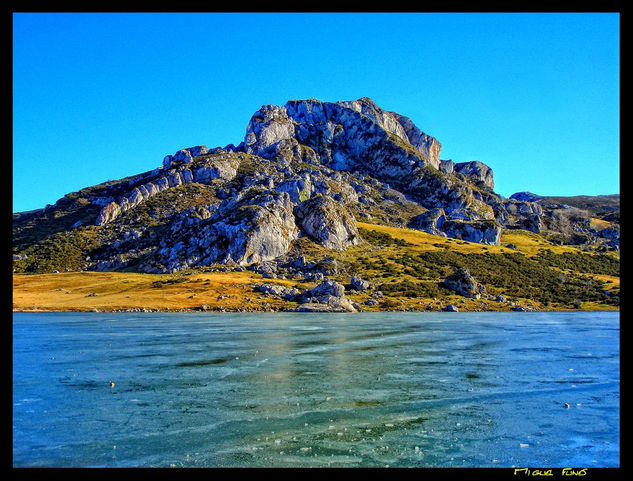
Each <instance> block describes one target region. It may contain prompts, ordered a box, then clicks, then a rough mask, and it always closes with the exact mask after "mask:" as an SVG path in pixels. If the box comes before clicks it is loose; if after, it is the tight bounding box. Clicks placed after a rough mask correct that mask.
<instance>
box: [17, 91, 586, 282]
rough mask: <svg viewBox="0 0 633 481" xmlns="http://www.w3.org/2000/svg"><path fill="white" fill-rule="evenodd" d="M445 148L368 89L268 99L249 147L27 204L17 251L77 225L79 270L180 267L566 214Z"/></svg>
mask: <svg viewBox="0 0 633 481" xmlns="http://www.w3.org/2000/svg"><path fill="white" fill-rule="evenodd" d="M440 152H441V144H440V143H439V142H438V141H437V140H436V139H435V138H434V137H432V136H430V135H428V134H426V133H424V132H423V131H421V130H420V129H419V128H418V127H417V126H416V125H415V124H414V123H413V122H412V121H411V119H409V118H407V117H404V116H402V115H400V114H397V113H395V112H388V111H385V110H382V109H381V108H380V107H378V106H377V105H376V104H375V103H374V102H373V101H372V100H371V99H368V98H361V99H359V100H355V101H344V102H336V103H330V102H321V101H318V100H315V99H309V100H291V101H289V102H287V103H286V104H285V105H283V106H276V105H265V106H263V107H262V108H261V109H259V110H258V111H257V112H255V114H254V115H253V116H252V118H251V119H250V121H249V123H248V125H247V128H246V135H245V138H244V140H243V142H241V143H240V144H239V145H237V146H234V145H232V144H230V145H228V146H226V147H224V148H220V147H217V148H213V149H208V148H207V147H206V146H204V145H200V146H195V147H189V148H185V149H180V150H178V151H177V152H176V153H175V154H170V155H167V156H166V157H165V158H164V159H163V161H162V165H160V166H158V167H157V168H155V169H154V170H152V171H148V172H145V173H142V174H138V175H135V176H132V177H128V178H125V179H121V180H118V181H114V182H108V183H105V184H101V185H98V186H92V187H87V188H85V189H82V190H81V191H79V192H74V193H71V194H68V195H66V196H65V197H64V198H62V199H60V200H59V201H58V202H57V203H56V204H55V205H54V206H48V207H47V208H46V209H42V210H40V211H35V212H30V213H24V214H18V215H16V216H14V251H15V252H17V253H18V254H17V255H27V256H28V254H22V252H27V251H28V250H29V249H34V248H35V247H33V246H37V245H40V244H41V243H43V242H46V241H48V240H50V239H52V238H55V239H57V238H61V237H63V238H64V239H66V240H68V242H71V240H72V242H78V243H80V244H81V243H83V244H81V246H78V247H77V248H76V252H77V254H76V259H75V260H74V261H73V262H75V264H73V266H75V267H77V268H79V269H96V270H135V271H141V272H173V271H177V270H181V269H184V268H187V267H196V266H205V265H210V264H217V263H222V264H233V265H238V266H250V265H259V264H262V263H266V262H270V261H275V260H279V259H281V258H283V257H284V256H285V255H286V254H287V253H288V252H289V250H290V249H291V246H292V244H293V242H294V241H296V240H297V239H300V238H302V237H306V238H309V239H310V240H311V241H312V242H314V243H316V244H317V245H320V246H321V247H323V248H325V249H336V250H342V249H346V248H348V247H349V246H353V245H357V244H359V243H361V242H362V241H363V239H362V236H361V235H360V234H359V232H358V230H357V228H356V220H363V221H367V222H371V223H377V224H387V225H395V226H409V227H410V228H414V229H420V230H424V231H426V232H429V233H431V234H434V235H439V236H448V237H454V238H458V239H463V240H467V241H471V242H479V243H485V244H499V242H500V237H501V233H502V231H503V229H509V228H521V229H526V230H530V231H532V232H535V233H540V232H541V231H542V230H543V229H544V228H556V225H558V224H561V222H562V221H561V220H560V219H561V218H560V216H559V217H556V215H555V214H553V213H552V212H553V210H552V209H549V208H548V207H547V206H546V205H543V204H542V203H539V202H537V201H536V200H537V199H536V198H533V197H529V196H517V197H516V198H511V199H504V198H502V197H500V196H499V195H497V194H495V193H494V191H493V189H494V180H493V172H492V169H491V168H490V167H489V166H487V165H485V164H484V163H482V162H479V161H467V162H453V161H450V160H441V159H440ZM583 222H584V221H583ZM557 223H558V224H557ZM571 224H573V222H571ZM571 224H570V223H568V224H566V225H571ZM561 225H562V224H561ZM583 225H584V224H583ZM559 231H561V232H562V229H560V228H559ZM79 234H81V236H80V235H79ZM77 236H79V237H77ZM82 236H83V237H82ZM79 238H80V239H81V242H79V240H77V239H79ZM69 239H70V240H69ZM73 245H74V244H73ZM73 248H74V247H73ZM73 252H75V251H73ZM73 255H75V254H73Z"/></svg>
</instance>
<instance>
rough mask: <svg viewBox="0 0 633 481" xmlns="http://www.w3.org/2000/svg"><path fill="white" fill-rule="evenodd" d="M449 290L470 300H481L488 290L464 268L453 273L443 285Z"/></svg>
mask: <svg viewBox="0 0 633 481" xmlns="http://www.w3.org/2000/svg"><path fill="white" fill-rule="evenodd" d="M441 284H442V285H443V286H444V287H446V288H447V289H450V290H452V291H455V293H457V294H459V295H461V296H464V297H469V298H474V299H479V298H480V297H481V295H482V294H485V293H486V288H485V286H484V285H483V284H480V283H479V282H478V281H477V279H475V278H474V277H473V276H472V275H470V272H468V269H466V268H464V267H462V268H459V269H457V270H456V271H455V272H453V273H452V274H451V275H450V276H448V277H447V278H446V279H444V280H443V281H442V283H441Z"/></svg>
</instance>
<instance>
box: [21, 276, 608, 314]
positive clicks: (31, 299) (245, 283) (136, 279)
mask: <svg viewBox="0 0 633 481" xmlns="http://www.w3.org/2000/svg"><path fill="white" fill-rule="evenodd" d="M261 284H276V285H279V286H283V287H287V288H291V287H297V288H300V289H311V288H313V287H314V286H316V284H317V283H315V282H310V281H305V280H300V279H281V278H276V279H270V278H264V277H262V275H260V274H257V273H254V272H250V271H242V272H195V273H187V275H182V274H181V275H178V274H139V273H121V272H66V273H56V274H14V275H13V312H293V311H295V310H296V309H297V307H298V303H297V302H296V301H290V300H286V299H284V298H282V297H280V296H275V295H270V294H266V293H263V292H259V291H257V290H256V288H257V286H259V285H261ZM346 295H347V296H348V297H349V299H350V300H351V301H353V302H355V303H357V305H358V306H360V309H359V310H362V311H364V312H434V311H435V312H437V311H442V310H444V309H445V308H446V307H447V306H448V305H452V306H454V307H455V308H456V309H458V310H459V311H460V312H461V311H467V312H483V311H515V310H518V309H523V310H526V311H619V308H618V307H615V306H610V305H606V304H599V303H592V302H583V303H582V304H581V305H580V306H579V307H580V308H579V309H578V308H574V307H572V306H557V305H549V306H545V305H543V304H541V303H538V302H534V301H532V300H529V299H503V300H497V299H496V298H493V297H492V296H490V297H491V298H483V297H482V298H480V299H470V298H465V297H462V296H458V295H451V296H445V297H442V298H433V299H426V298H409V297H395V296H380V297H378V299H379V300H378V302H376V303H375V304H366V302H367V301H368V300H370V299H374V300H375V299H376V297H375V295H374V296H373V297H372V294H370V293H363V292H354V293H349V294H348V293H347V292H346Z"/></svg>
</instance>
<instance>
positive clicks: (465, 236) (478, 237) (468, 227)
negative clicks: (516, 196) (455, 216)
mask: <svg viewBox="0 0 633 481" xmlns="http://www.w3.org/2000/svg"><path fill="white" fill-rule="evenodd" d="M442 227H443V229H444V232H445V233H446V235H447V236H448V237H453V238H455V239H462V240H465V241H468V242H478V243H480V244H490V245H499V244H500V241H501V232H502V227H501V226H500V225H499V224H498V223H497V222H496V221H494V220H493V221H485V220H475V221H460V220H452V219H451V220H447V221H445V222H444V224H443V226H442Z"/></svg>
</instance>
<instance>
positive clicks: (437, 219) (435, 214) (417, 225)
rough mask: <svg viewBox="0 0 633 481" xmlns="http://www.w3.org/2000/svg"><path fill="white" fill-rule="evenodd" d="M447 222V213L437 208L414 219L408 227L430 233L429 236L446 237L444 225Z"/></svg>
mask: <svg viewBox="0 0 633 481" xmlns="http://www.w3.org/2000/svg"><path fill="white" fill-rule="evenodd" d="M445 220H446V212H445V211H444V209H442V208H439V207H437V208H435V209H431V210H428V211H426V212H425V213H423V214H420V215H418V216H416V217H413V218H412V219H411V220H410V221H409V224H408V226H407V227H409V228H411V229H418V230H423V231H425V232H428V233H429V234H433V235H439V236H443V237H446V233H444V231H443V230H442V225H443V224H444V221H445Z"/></svg>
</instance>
